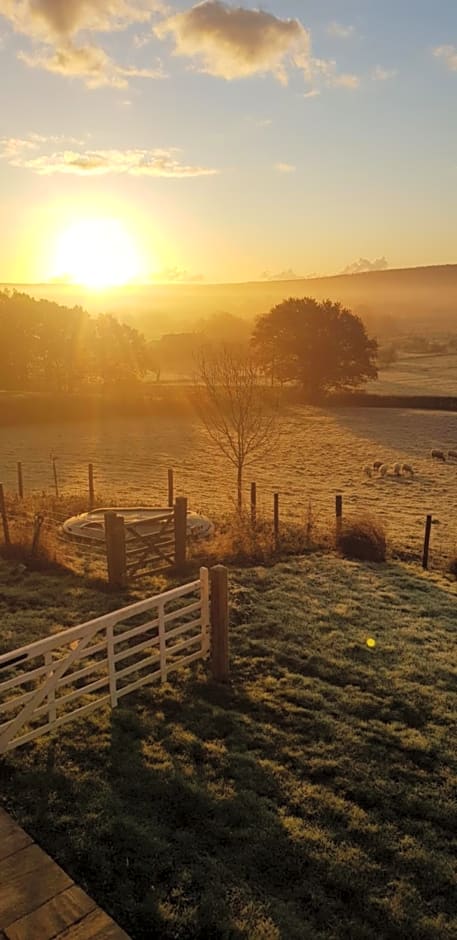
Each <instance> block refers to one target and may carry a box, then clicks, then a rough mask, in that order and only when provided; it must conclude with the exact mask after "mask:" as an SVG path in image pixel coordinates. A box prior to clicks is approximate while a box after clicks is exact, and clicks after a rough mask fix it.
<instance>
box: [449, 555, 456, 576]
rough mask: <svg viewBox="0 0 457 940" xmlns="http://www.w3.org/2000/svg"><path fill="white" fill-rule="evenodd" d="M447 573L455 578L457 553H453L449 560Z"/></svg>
mask: <svg viewBox="0 0 457 940" xmlns="http://www.w3.org/2000/svg"><path fill="white" fill-rule="evenodd" d="M449 573H450V574H453V575H454V578H457V555H454V558H451V560H450V562H449Z"/></svg>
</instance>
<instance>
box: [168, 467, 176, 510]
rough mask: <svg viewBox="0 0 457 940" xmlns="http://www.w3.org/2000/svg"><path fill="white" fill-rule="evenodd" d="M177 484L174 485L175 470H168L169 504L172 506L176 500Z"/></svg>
mask: <svg viewBox="0 0 457 940" xmlns="http://www.w3.org/2000/svg"><path fill="white" fill-rule="evenodd" d="M174 494H175V485H174V474H173V470H169V471H168V505H169V506H170V508H172V507H173V506H174V502H175V495H174Z"/></svg>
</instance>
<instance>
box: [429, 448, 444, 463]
mask: <svg viewBox="0 0 457 940" xmlns="http://www.w3.org/2000/svg"><path fill="white" fill-rule="evenodd" d="M432 457H433V458H434V460H442V461H443V463H446V457H445V455H444V451H442V450H432Z"/></svg>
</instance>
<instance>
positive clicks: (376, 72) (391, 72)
mask: <svg viewBox="0 0 457 940" xmlns="http://www.w3.org/2000/svg"><path fill="white" fill-rule="evenodd" d="M397 75H398V69H384V68H383V67H382V65H377V66H376V68H374V69H373V71H372V73H371V77H372V79H373V81H374V82H389V81H390V80H391V79H392V78H395V77H396V76H397Z"/></svg>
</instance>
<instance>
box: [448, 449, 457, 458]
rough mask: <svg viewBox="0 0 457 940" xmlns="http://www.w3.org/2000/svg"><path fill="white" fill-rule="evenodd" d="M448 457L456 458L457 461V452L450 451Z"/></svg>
mask: <svg viewBox="0 0 457 940" xmlns="http://www.w3.org/2000/svg"><path fill="white" fill-rule="evenodd" d="M447 455H448V457H454V458H455V459H457V450H448V452H447Z"/></svg>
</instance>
